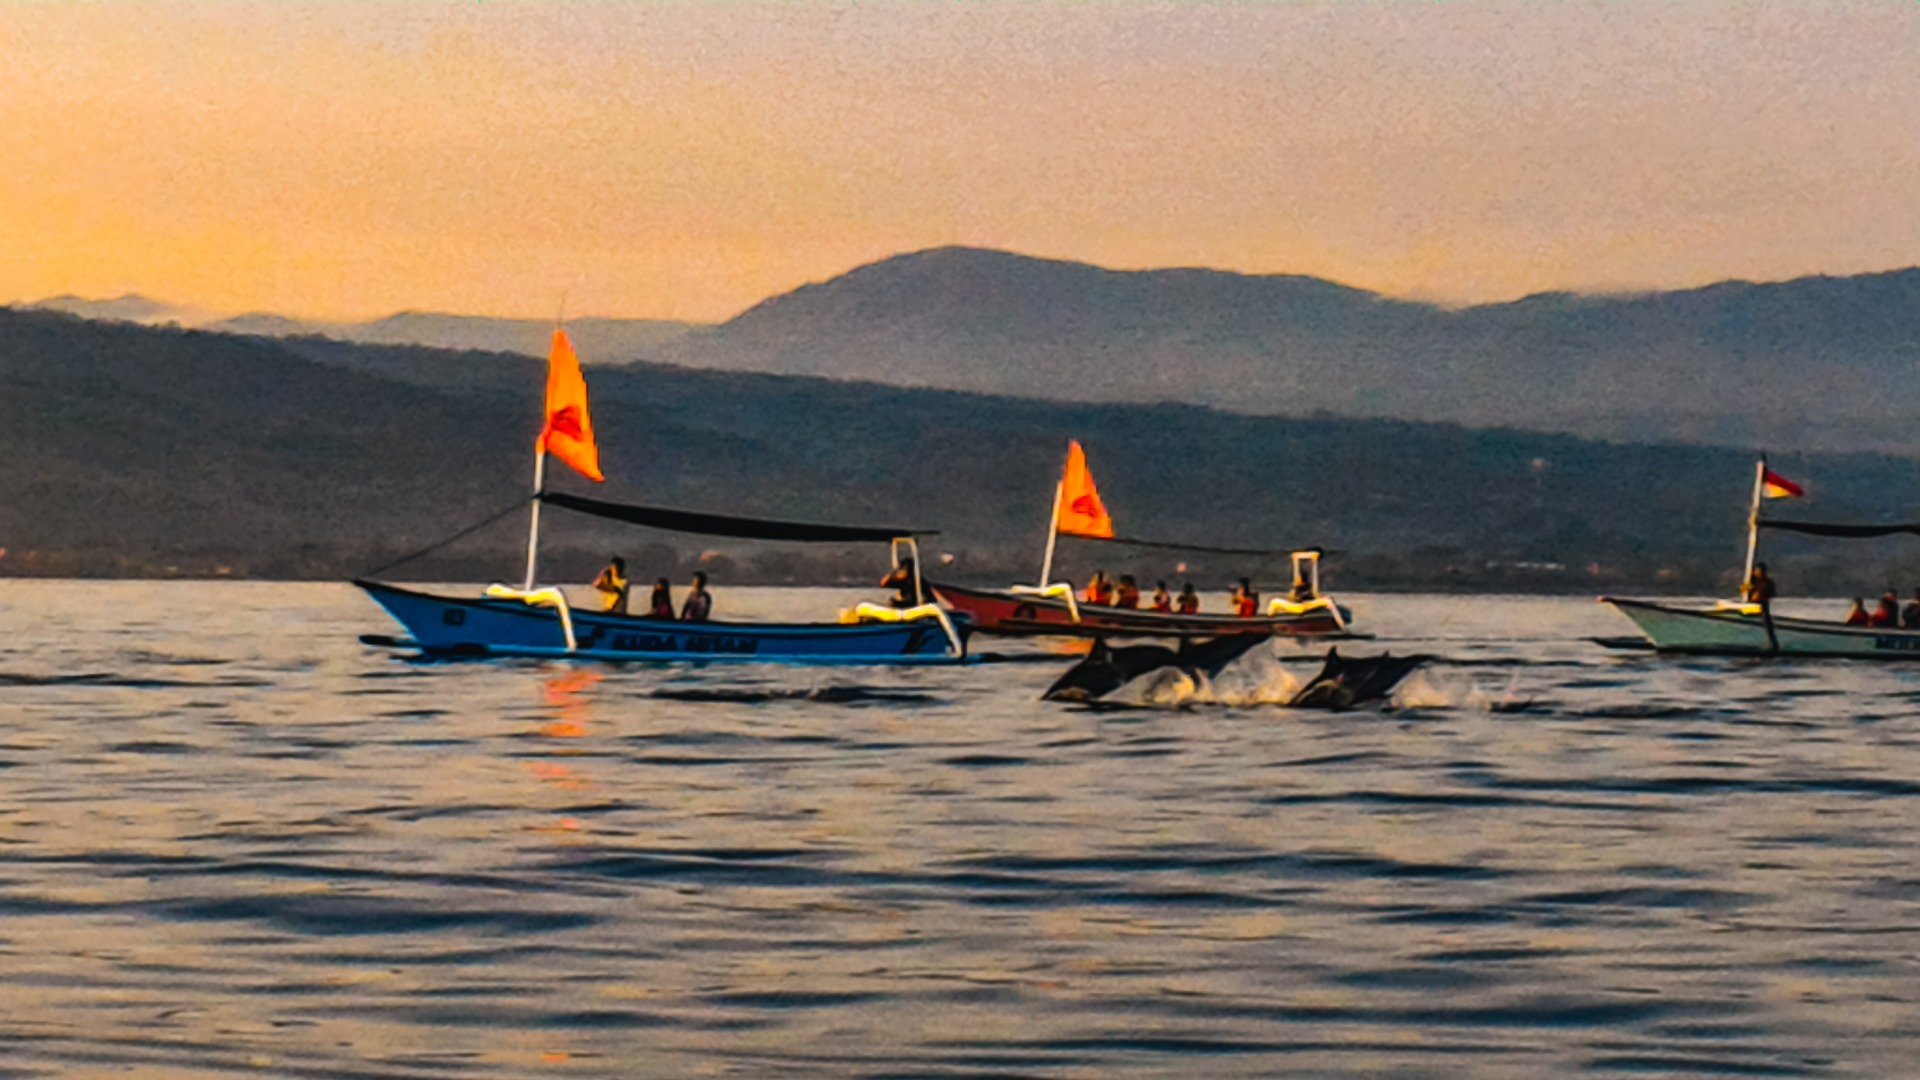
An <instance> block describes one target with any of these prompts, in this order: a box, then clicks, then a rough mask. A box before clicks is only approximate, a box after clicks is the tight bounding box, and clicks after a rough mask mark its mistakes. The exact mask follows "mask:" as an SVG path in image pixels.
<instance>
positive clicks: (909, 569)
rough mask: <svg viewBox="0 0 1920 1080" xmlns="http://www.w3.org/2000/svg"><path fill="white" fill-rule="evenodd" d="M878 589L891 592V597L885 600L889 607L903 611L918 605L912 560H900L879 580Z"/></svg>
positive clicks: (916, 584)
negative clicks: (890, 590)
mask: <svg viewBox="0 0 1920 1080" xmlns="http://www.w3.org/2000/svg"><path fill="white" fill-rule="evenodd" d="M880 587H881V588H883V589H892V590H893V595H892V596H890V597H888V598H887V604H888V605H889V606H891V607H895V608H900V609H902V610H904V609H906V608H910V607H915V606H918V604H919V603H920V598H919V596H918V595H917V593H918V591H919V586H918V582H917V581H916V580H915V575H914V568H913V560H912V559H901V560H900V562H899V564H898V565H896V566H895V567H894V568H893V569H892V570H891V571H889V572H888V574H887V576H886V577H883V578H881V579H880Z"/></svg>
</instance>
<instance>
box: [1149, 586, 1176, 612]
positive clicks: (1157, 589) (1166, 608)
mask: <svg viewBox="0 0 1920 1080" xmlns="http://www.w3.org/2000/svg"><path fill="white" fill-rule="evenodd" d="M1153 610H1155V611H1158V612H1160V613H1161V614H1166V613H1168V612H1171V611H1172V610H1173V600H1172V599H1171V598H1169V597H1168V596H1167V583H1166V582H1164V581H1156V582H1154V583H1153Z"/></svg>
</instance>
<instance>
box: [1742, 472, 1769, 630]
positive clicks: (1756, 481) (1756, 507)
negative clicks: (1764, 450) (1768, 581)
mask: <svg viewBox="0 0 1920 1080" xmlns="http://www.w3.org/2000/svg"><path fill="white" fill-rule="evenodd" d="M1766 483H1767V455H1765V454H1761V455H1760V460H1759V461H1756V462H1754V464H1753V505H1752V506H1750V507H1748V509H1747V566H1746V570H1745V572H1743V573H1742V574H1741V575H1740V588H1741V590H1742V591H1741V599H1743V600H1744V599H1746V593H1745V590H1746V586H1747V583H1748V582H1750V581H1752V580H1753V553H1754V549H1755V548H1756V547H1757V546H1758V545H1759V542H1760V495H1761V492H1762V491H1763V490H1764V489H1765V487H1766Z"/></svg>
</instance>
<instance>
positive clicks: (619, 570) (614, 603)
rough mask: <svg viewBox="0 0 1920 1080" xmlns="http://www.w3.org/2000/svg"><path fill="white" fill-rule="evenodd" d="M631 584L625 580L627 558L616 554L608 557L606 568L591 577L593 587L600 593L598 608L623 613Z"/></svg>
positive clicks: (624, 612) (618, 613)
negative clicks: (596, 575)
mask: <svg viewBox="0 0 1920 1080" xmlns="http://www.w3.org/2000/svg"><path fill="white" fill-rule="evenodd" d="M631 584H632V583H631V582H629V581H628V580H627V560H625V559H623V558H621V557H620V556H618V555H615V556H614V557H613V558H611V559H608V560H607V567H606V569H604V570H602V571H600V576H599V577H597V578H594V579H593V587H594V589H595V590H597V591H598V592H599V593H600V610H602V611H607V612H612V613H613V614H615V615H625V614H626V613H627V591H628V589H629V588H630V587H631Z"/></svg>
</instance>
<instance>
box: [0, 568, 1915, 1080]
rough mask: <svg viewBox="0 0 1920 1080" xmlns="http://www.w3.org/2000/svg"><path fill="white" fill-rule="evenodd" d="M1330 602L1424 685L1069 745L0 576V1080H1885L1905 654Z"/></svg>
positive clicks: (1187, 718) (1014, 696) (1183, 701)
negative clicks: (1359, 708)
mask: <svg viewBox="0 0 1920 1080" xmlns="http://www.w3.org/2000/svg"><path fill="white" fill-rule="evenodd" d="M730 595H732V596H734V597H735V599H733V600H731V601H730V603H736V604H738V605H739V606H740V607H742V608H748V607H751V608H754V609H757V610H761V611H764V612H766V613H767V614H769V615H781V614H794V615H804V614H806V613H807V612H820V611H831V610H834V608H835V606H836V605H837V604H839V602H840V597H838V596H837V595H832V594H819V595H807V594H792V593H775V592H765V593H753V592H747V591H744V590H742V591H737V592H736V593H734V594H730ZM1354 607H1355V608H1356V611H1357V613H1358V615H1359V616H1360V617H1361V618H1363V619H1366V620H1368V621H1369V624H1370V625H1372V626H1373V627H1374V628H1376V629H1378V630H1380V631H1381V632H1382V635H1383V640H1382V641H1381V642H1379V643H1377V645H1376V646H1367V647H1366V648H1365V649H1363V650H1357V651H1371V650H1372V649H1374V648H1376V647H1377V648H1390V649H1392V650H1393V651H1394V652H1396V653H1413V652H1425V653H1434V654H1436V655H1438V656H1440V657H1442V658H1444V660H1445V662H1443V663H1440V664H1436V665H1435V666H1433V667H1430V668H1428V669H1426V670H1425V671H1423V672H1422V673H1420V674H1419V675H1418V676H1416V677H1415V679H1414V680H1412V681H1411V682H1409V683H1408V684H1407V685H1406V686H1405V687H1403V690H1402V692H1401V696H1400V704H1401V706H1402V707H1401V708H1399V709H1397V710H1395V711H1393V712H1390V713H1382V712H1362V713H1356V714H1348V715H1331V714H1320V713H1293V712H1288V711H1285V710H1282V709H1278V708H1275V707H1273V706H1271V705H1266V704H1259V703H1258V702H1263V701H1267V700H1272V697H1273V696H1274V695H1270V694H1268V691H1269V690H1274V689H1275V688H1278V687H1282V686H1284V685H1287V680H1293V679H1297V678H1299V677H1303V676H1305V675H1307V674H1310V673H1311V672H1312V670H1313V668H1314V666H1315V664H1314V660H1313V651H1312V650H1308V649H1304V648H1301V647H1297V646H1287V647H1284V651H1283V652H1282V655H1281V658H1280V659H1279V660H1277V661H1276V660H1275V659H1273V658H1272V657H1259V658H1255V659H1253V660H1251V662H1249V663H1247V664H1244V665H1243V666H1241V667H1236V668H1234V669H1230V670H1229V671H1227V672H1226V673H1224V674H1223V676H1222V678H1221V679H1220V680H1219V681H1218V683H1217V684H1216V685H1213V686H1210V687H1200V688H1193V689H1192V690H1191V691H1190V692H1186V693H1172V692H1171V691H1169V693H1168V694H1167V695H1166V696H1165V697H1164V699H1163V700H1162V704H1165V705H1167V706H1168V707H1166V708H1157V709H1156V708H1146V709H1134V710H1126V711H1117V712H1090V711H1084V710H1076V709H1073V708H1070V707H1063V706H1057V705H1050V704H1042V703H1040V702H1039V701H1037V700H1036V699H1037V698H1038V696H1039V693H1040V691H1041V690H1042V689H1043V688H1044V687H1045V686H1046V685H1047V684H1048V683H1049V682H1050V681H1051V680H1052V678H1053V677H1054V676H1055V675H1057V674H1058V672H1059V670H1060V669H1061V668H1063V667H1064V666H1065V664H1066V663H1068V662H1070V661H1069V659H1068V658H1065V657H1062V658H1061V660H1060V662H1059V663H1057V664H1056V663H1042V664H1009V665H995V666H987V667H978V668H971V669H965V670H932V669H903V670H891V671H890V670H840V669H836V670H819V669H806V668H763V667H728V666H724V665H716V666H713V667H708V668H687V667H646V666H633V667H612V666H603V665H583V666H574V665H567V664H536V663H526V664H510V663H500V664H440V665H412V664H406V663H402V662H398V661H395V660H393V659H390V658H388V657H386V656H384V655H381V654H378V653H375V652H371V651H369V650H367V649H365V648H363V647H362V646H360V645H359V644H358V643H357V641H356V640H355V639H356V636H357V635H359V634H361V633H367V632H375V633H386V632H390V627H388V626H386V625H384V624H383V622H382V618H383V617H382V616H381V615H380V614H379V612H378V611H377V610H376V609H374V608H373V606H372V605H371V604H370V603H368V602H366V601H364V600H362V599H360V598H359V597H358V596H357V595H356V594H354V593H353V592H352V591H351V590H349V589H347V588H344V587H338V586H330V585H295V586H280V585H252V584H237V583H233V584H228V583H223V584H219V585H206V584H192V585H164V586H162V585H146V584H85V583H21V582H6V583H0V629H3V630H4V633H0V715H4V716H5V717H6V724H5V727H4V729H3V730H0V784H3V785H4V786H3V787H0V916H3V918H0V958H4V962H3V963H0V1046H4V1047H5V1053H4V1055H0V1075H21V1076H39V1075H71V1074H93V1073H105V1072H110V1071H121V1070H129V1069H130V1070H133V1071H135V1072H139V1073H143V1074H149V1075H179V1076H202V1075H225V1074H249V1073H251V1074H255V1075H267V1076H341V1077H347V1076H351V1077H427V1076H463V1077H465V1076H499V1077H519V1076H529V1075H553V1076H577V1077H602V1076H605V1077H613V1076H675V1077H678V1076H689V1075H720V1074H729V1075H742V1074H744V1075H769V1074H785V1075H802V1076H807V1075H848V1076H987V1075H992V1076H1045V1077H1069V1076H1115V1075H1143V1076H1144V1075H1157V1076H1194V1075H1206V1076H1271V1075H1276V1074H1280V1073H1288V1074H1295V1075H1314V1076H1347V1075H1352V1076H1362V1075H1364V1076H1462V1075H1467V1076H1475V1077H1538V1076H1567V1075H1582V1074H1586V1075H1595V1076H1627V1075H1636V1074H1639V1075H1646V1074H1656V1075H1658V1074H1669V1075H1672V1074H1679V1075H1697V1074H1705V1075H1734V1076H1833V1075H1853V1076H1892V1075H1905V1074H1909V1073H1910V1072H1911V1071H1912V1067H1911V1062H1912V1061H1913V1060H1914V1058H1915V1057H1916V1051H1920V1027H1917V1026H1916V1024H1915V1023H1914V1017H1915V1015H1916V1009H1915V1004H1914V998H1915V996H1916V994H1920V978H1917V977H1916V976H1920V964H1917V963H1916V960H1915V957H1916V955H1917V954H1920V869H1916V859H1915V853H1916V841H1917V840H1920V825H1916V824H1915V822H1916V819H1917V817H1920V815H1916V810H1920V738H1917V737H1916V729H1917V728H1920V719H1917V718H1916V710H1915V708H1914V706H1915V704H1916V703H1917V702H1920V669H1908V668H1903V667H1891V666H1872V665H1862V664H1846V663H1837V664H1832V663H1830V664H1794V663H1774V664H1766V663H1753V662H1732V661H1728V662H1721V661H1698V662H1688V663H1672V662H1665V661H1659V660H1656V659H1653V658H1650V657H1644V656H1637V655H1632V654H1611V653H1607V652H1604V651H1602V650H1600V649H1598V648H1596V647H1594V646H1592V645H1590V644H1588V643H1587V642H1585V641H1584V640H1583V638H1584V637H1586V636H1588V635H1593V634H1603V635H1610V634H1618V633H1620V632H1622V629H1623V626H1622V624H1620V623H1618V622H1616V621H1615V617H1614V616H1612V615H1611V614H1610V613H1609V612H1608V611H1607V610H1605V609H1603V608H1600V607H1598V606H1597V605H1594V604H1591V603H1589V602H1582V601H1573V600H1524V599H1487V600H1459V599H1439V598H1426V597H1405V598H1395V597H1371V598H1369V597H1362V598H1357V599H1356V600H1355V601H1354ZM1263 695H1266V696H1263ZM1910 799H1913V800H1916V801H1914V802H1909V801H1908V800H1910Z"/></svg>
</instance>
